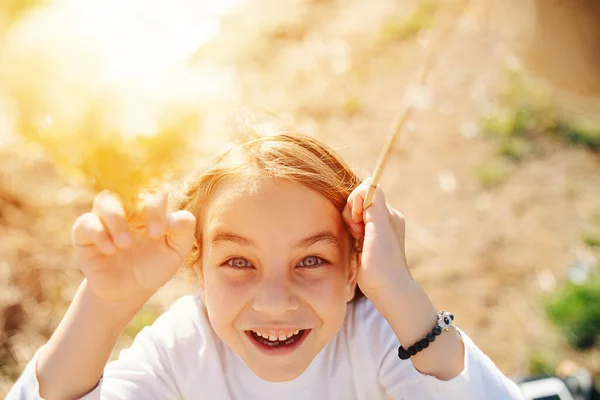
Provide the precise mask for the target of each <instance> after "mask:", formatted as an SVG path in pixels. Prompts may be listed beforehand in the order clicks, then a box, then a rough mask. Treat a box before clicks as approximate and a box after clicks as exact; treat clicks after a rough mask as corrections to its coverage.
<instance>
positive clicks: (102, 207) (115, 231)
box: [92, 190, 131, 248]
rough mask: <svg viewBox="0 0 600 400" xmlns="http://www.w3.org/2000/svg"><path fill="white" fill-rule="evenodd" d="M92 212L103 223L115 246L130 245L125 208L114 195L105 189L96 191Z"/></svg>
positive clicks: (123, 246)
mask: <svg viewBox="0 0 600 400" xmlns="http://www.w3.org/2000/svg"><path fill="white" fill-rule="evenodd" d="M92 213H94V214H96V215H97V216H98V218H99V219H100V221H101V222H102V224H104V226H105V228H106V231H107V233H108V235H109V236H110V237H111V238H112V240H113V243H114V244H115V245H117V247H121V248H125V247H129V246H130V245H131V234H130V232H129V226H128V224H127V219H126V217H125V210H124V209H123V205H122V204H121V202H120V201H119V199H118V198H117V197H116V196H115V195H113V194H111V193H110V192H109V191H107V190H103V191H102V192H100V193H98V194H97V195H96V197H95V198H94V205H93V207H92Z"/></svg>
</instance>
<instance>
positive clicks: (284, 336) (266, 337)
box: [252, 329, 300, 342]
mask: <svg viewBox="0 0 600 400" xmlns="http://www.w3.org/2000/svg"><path fill="white" fill-rule="evenodd" d="M252 332H254V333H256V334H257V335H258V336H262V337H263V338H265V339H267V340H270V341H271V342H275V341H277V340H286V339H289V338H291V337H292V336H294V335H297V334H298V333H299V332H300V330H299V329H298V330H295V331H294V332H291V333H288V334H287V335H284V334H280V335H279V336H277V335H275V334H272V333H274V332H268V333H271V334H270V335H269V334H268V333H267V332H260V331H256V330H254V329H253V330H252Z"/></svg>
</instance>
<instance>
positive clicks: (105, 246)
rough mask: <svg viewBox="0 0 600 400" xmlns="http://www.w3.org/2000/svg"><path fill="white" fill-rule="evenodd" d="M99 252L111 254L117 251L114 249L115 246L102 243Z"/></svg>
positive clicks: (109, 243)
mask: <svg viewBox="0 0 600 400" xmlns="http://www.w3.org/2000/svg"><path fill="white" fill-rule="evenodd" d="M100 250H102V252H103V253H106V254H112V253H114V252H115V250H117V249H116V247H115V245H114V244H112V243H111V242H103V243H102V245H101V246H100Z"/></svg>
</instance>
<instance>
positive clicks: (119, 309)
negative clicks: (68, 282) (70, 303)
mask: <svg viewBox="0 0 600 400" xmlns="http://www.w3.org/2000/svg"><path fill="white" fill-rule="evenodd" d="M150 297H151V296H150V295H149V296H147V297H144V298H139V299H137V298H136V299H128V300H124V301H114V302H112V301H107V300H104V299H102V298H100V297H98V296H96V295H95V294H94V292H93V291H92V290H91V289H90V287H89V284H88V281H87V279H85V280H84V281H83V282H82V284H81V286H80V288H79V293H78V295H76V296H75V299H74V302H75V301H77V302H78V303H79V306H78V307H77V308H79V309H80V310H81V311H83V312H85V313H86V314H88V315H93V316H94V318H96V319H98V320H101V321H103V322H107V324H106V326H107V327H109V328H113V329H116V330H117V331H118V333H119V334H120V332H121V330H122V329H124V328H125V326H126V325H127V324H128V323H129V321H130V320H131V319H132V318H133V317H134V316H135V314H136V313H137V312H138V311H139V310H140V309H141V308H142V307H143V305H144V304H145V303H146V301H147V300H148V299H149V298H150Z"/></svg>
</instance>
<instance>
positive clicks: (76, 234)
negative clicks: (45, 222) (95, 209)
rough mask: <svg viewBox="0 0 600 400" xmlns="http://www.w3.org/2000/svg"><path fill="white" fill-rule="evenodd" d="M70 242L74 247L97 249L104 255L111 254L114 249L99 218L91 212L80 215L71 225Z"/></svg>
mask: <svg viewBox="0 0 600 400" xmlns="http://www.w3.org/2000/svg"><path fill="white" fill-rule="evenodd" d="M71 242H72V243H73V245H74V246H76V247H90V246H95V247H97V248H98V249H99V250H100V251H101V252H102V253H104V254H113V253H114V252H115V251H116V247H115V245H114V244H113V242H112V240H111V238H110V235H109V234H108V232H107V231H106V229H105V228H104V224H102V221H100V218H99V217H98V216H97V215H96V214H94V213H91V212H88V213H85V214H83V215H81V216H80V217H79V218H77V220H75V223H74V224H73V229H72V231H71Z"/></svg>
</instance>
